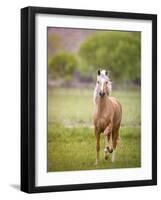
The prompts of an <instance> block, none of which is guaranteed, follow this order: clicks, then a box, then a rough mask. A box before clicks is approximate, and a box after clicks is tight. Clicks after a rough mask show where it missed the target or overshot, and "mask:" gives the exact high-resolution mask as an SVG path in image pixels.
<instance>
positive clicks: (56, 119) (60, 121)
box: [47, 88, 141, 172]
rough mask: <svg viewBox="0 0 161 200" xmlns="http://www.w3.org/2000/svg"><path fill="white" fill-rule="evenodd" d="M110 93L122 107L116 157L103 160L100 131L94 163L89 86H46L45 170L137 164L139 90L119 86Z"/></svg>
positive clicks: (133, 165) (91, 101) (93, 138)
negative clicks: (98, 154) (96, 158)
mask: <svg viewBox="0 0 161 200" xmlns="http://www.w3.org/2000/svg"><path fill="white" fill-rule="evenodd" d="M111 95H112V96H114V97H116V98H118V99H119V101H120V102H121V104H122V108H123V119H122V124H121V130H120V140H119V144H118V148H117V152H116V160H115V162H114V163H112V162H111V159H110V158H109V159H108V160H104V154H103V153H104V152H103V149H104V137H103V135H101V149H100V162H99V164H98V165H97V166H95V165H94V163H95V155H96V152H95V135H94V130H93V124H92V115H93V90H92V89H65V88H59V89H56V88H53V89H48V156H47V157H48V161H47V166H48V172H53V171H73V170H92V169H110V168H136V167H140V166H141V129H140V125H141V113H140V103H141V102H140V101H141V95H140V90H122V91H121V90H119V91H114V92H112V94H111Z"/></svg>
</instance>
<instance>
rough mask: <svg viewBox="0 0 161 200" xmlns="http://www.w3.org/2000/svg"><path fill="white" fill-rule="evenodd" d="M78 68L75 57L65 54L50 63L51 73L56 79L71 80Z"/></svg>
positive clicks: (52, 59)
mask: <svg viewBox="0 0 161 200" xmlns="http://www.w3.org/2000/svg"><path fill="white" fill-rule="evenodd" d="M76 66H77V60H76V57H75V55H74V54H69V53H65V52H63V53H60V54H57V55H56V56H54V57H53V58H51V59H50V60H49V62H48V69H49V72H50V73H51V74H52V75H53V77H54V78H57V77H59V78H60V77H63V78H66V79H68V78H70V77H71V75H72V73H73V71H74V69H75V67H76Z"/></svg>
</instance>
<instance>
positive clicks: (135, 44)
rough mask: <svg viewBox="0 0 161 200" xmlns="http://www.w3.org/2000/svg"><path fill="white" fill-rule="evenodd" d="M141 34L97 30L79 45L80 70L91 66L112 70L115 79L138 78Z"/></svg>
mask: <svg viewBox="0 0 161 200" xmlns="http://www.w3.org/2000/svg"><path fill="white" fill-rule="evenodd" d="M140 38H141V35H140V33H139V32H118V31H109V32H97V33H94V34H93V35H91V36H89V37H88V38H87V39H86V40H85V42H84V43H82V45H81V46H80V50H79V55H80V57H81V60H80V65H83V66H81V69H82V70H84V69H85V70H87V66H92V67H93V68H94V69H95V70H97V69H98V68H99V67H102V68H106V69H108V70H110V71H111V72H112V75H113V77H114V78H115V79H117V80H120V79H123V80H138V79H140V65H141V63H140V62H141V44H140V42H141V39H140Z"/></svg>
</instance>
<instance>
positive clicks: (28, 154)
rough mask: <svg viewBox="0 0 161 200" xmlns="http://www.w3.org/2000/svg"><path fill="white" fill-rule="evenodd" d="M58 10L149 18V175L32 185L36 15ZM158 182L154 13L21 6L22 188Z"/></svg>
mask: <svg viewBox="0 0 161 200" xmlns="http://www.w3.org/2000/svg"><path fill="white" fill-rule="evenodd" d="M36 14H59V15H72V16H90V17H104V18H106V17H108V18H121V19H138V20H151V21H152V179H150V180H137V181H121V182H106V183H104V182H103V183H89V184H76V185H59V186H41V187H37V186H35V170H36V169H35V92H36V89H35V16H36ZM156 184H157V15H155V14H140V13H124V12H109V11H96V10H75V9H61V8H45V7H26V8H22V9H21V190H22V191H24V192H27V193H37V192H56V191H57V192H58V191H68V190H85V189H99V188H116V187H131V186H147V185H156Z"/></svg>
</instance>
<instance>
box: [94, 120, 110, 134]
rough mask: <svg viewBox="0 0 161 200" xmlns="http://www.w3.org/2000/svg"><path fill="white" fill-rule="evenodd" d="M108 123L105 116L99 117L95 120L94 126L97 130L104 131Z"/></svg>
mask: <svg viewBox="0 0 161 200" xmlns="http://www.w3.org/2000/svg"><path fill="white" fill-rule="evenodd" d="M109 122H110V118H108V117H107V116H101V117H98V118H97V119H96V120H95V126H96V127H97V129H99V130H101V131H104V130H105V128H106V127H107V125H108V124H109Z"/></svg>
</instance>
